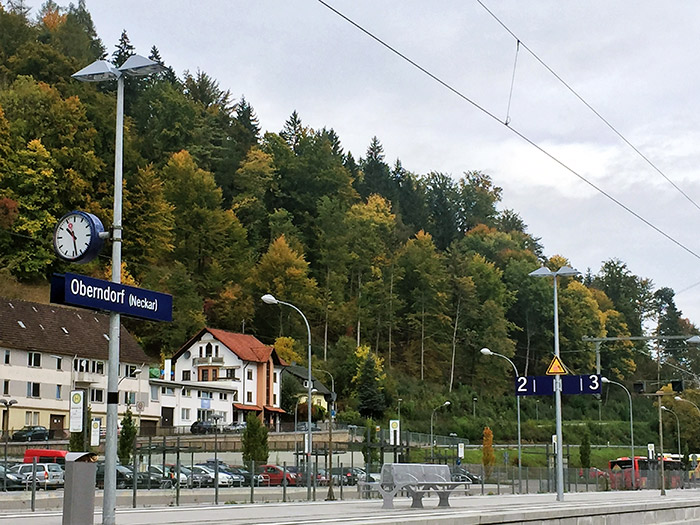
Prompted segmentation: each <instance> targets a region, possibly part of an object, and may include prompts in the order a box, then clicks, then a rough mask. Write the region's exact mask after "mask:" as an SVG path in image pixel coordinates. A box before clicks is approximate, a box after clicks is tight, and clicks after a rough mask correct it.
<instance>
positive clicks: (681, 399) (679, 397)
mask: <svg viewBox="0 0 700 525" xmlns="http://www.w3.org/2000/svg"><path fill="white" fill-rule="evenodd" d="M673 399H675V400H676V401H685V399H683V398H682V397H681V396H676V397H674V398H673Z"/></svg>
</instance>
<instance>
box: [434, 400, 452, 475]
mask: <svg viewBox="0 0 700 525" xmlns="http://www.w3.org/2000/svg"><path fill="white" fill-rule="evenodd" d="M447 406H450V402H449V401H445V402H444V403H443V404H442V405H440V406H438V407H435V409H434V410H433V412H432V414H430V461H431V462H432V461H433V460H434V457H435V450H434V447H433V417H434V416H435V412H437V411H438V410H440V409H441V408H442V407H447Z"/></svg>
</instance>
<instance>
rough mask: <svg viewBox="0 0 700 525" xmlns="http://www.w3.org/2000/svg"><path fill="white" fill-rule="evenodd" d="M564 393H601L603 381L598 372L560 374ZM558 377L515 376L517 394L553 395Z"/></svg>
mask: <svg viewBox="0 0 700 525" xmlns="http://www.w3.org/2000/svg"><path fill="white" fill-rule="evenodd" d="M559 377H560V380H561V385H562V386H561V393H562V394H574V395H575V394H600V393H601V391H602V381H601V380H600V375H598V374H584V375H579V376H559ZM556 381H557V378H556V377H554V376H520V377H516V378H515V395H516V396H551V395H553V394H554V388H555V383H556Z"/></svg>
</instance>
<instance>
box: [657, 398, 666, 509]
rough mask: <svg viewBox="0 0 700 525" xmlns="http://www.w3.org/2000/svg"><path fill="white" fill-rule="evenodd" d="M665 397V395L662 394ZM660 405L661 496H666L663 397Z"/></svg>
mask: <svg viewBox="0 0 700 525" xmlns="http://www.w3.org/2000/svg"><path fill="white" fill-rule="evenodd" d="M662 395H663V394H662ZM658 403H659V463H660V464H661V495H662V496H665V495H666V473H665V472H664V419H663V412H662V411H661V395H659V397H658Z"/></svg>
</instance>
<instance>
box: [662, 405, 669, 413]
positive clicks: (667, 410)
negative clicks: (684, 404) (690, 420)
mask: <svg viewBox="0 0 700 525" xmlns="http://www.w3.org/2000/svg"><path fill="white" fill-rule="evenodd" d="M661 410H665V411H666V412H670V411H671V410H669V409H668V408H666V407H665V406H663V405H661Z"/></svg>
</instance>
